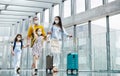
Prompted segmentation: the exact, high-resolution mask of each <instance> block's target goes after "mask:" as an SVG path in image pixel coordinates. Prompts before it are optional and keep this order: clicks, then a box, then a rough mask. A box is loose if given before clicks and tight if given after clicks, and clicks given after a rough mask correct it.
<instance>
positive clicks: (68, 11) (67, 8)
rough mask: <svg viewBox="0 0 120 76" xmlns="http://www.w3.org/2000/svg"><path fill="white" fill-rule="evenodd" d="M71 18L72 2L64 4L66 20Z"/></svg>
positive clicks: (67, 0)
mask: <svg viewBox="0 0 120 76" xmlns="http://www.w3.org/2000/svg"><path fill="white" fill-rule="evenodd" d="M69 16H71V0H66V1H65V2H64V18H66V17H69Z"/></svg>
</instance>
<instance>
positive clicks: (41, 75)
mask: <svg viewBox="0 0 120 76" xmlns="http://www.w3.org/2000/svg"><path fill="white" fill-rule="evenodd" d="M119 75H120V74H119V73H107V72H79V73H78V74H67V73H66V72H63V71H61V72H58V73H46V72H45V71H39V72H38V75H32V73H31V71H30V70H28V71H21V74H15V73H14V72H13V71H2V73H1V74H0V76H119Z"/></svg>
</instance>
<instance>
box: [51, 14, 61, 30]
mask: <svg viewBox="0 0 120 76" xmlns="http://www.w3.org/2000/svg"><path fill="white" fill-rule="evenodd" d="M55 18H58V19H59V23H58V25H59V26H60V28H61V30H62V31H63V28H62V20H61V17H60V16H56V17H55ZM55 24H56V23H55V21H54V22H53V25H55Z"/></svg>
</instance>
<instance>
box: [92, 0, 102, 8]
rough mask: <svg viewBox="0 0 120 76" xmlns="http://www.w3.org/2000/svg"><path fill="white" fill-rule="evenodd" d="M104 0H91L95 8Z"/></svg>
mask: <svg viewBox="0 0 120 76" xmlns="http://www.w3.org/2000/svg"><path fill="white" fill-rule="evenodd" d="M102 1H103V0H91V8H95V7H97V6H100V5H102V3H103V2H102Z"/></svg>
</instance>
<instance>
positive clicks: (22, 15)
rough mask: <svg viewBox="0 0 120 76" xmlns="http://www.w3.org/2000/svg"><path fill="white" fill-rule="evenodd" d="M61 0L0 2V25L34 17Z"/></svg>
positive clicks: (4, 0)
mask: <svg viewBox="0 0 120 76" xmlns="http://www.w3.org/2000/svg"><path fill="white" fill-rule="evenodd" d="M61 1H62V0H0V25H1V24H7V23H8V24H9V23H11V24H14V23H16V22H18V21H21V20H22V19H27V18H28V17H29V16H34V15H35V14H36V13H38V12H43V10H44V9H47V8H50V7H51V6H52V5H54V4H59V3H60V2H61Z"/></svg>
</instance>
